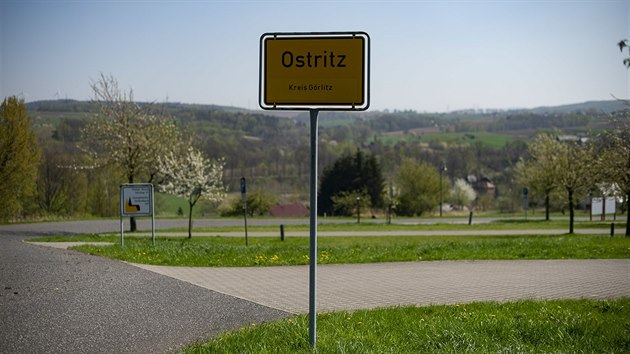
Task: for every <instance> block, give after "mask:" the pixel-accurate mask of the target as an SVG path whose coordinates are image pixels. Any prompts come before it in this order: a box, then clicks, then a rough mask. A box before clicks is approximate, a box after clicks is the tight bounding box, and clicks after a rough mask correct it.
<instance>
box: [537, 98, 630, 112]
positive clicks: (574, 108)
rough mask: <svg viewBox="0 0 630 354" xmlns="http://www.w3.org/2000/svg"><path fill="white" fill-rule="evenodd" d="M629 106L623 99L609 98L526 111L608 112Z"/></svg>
mask: <svg viewBox="0 0 630 354" xmlns="http://www.w3.org/2000/svg"><path fill="white" fill-rule="evenodd" d="M628 108H630V106H629V105H628V102H627V101H623V100H610V101H589V102H583V103H575V104H567V105H562V106H553V107H537V108H533V109H529V110H527V111H529V112H532V113H539V114H540V113H577V112H583V113H604V114H610V113H612V112H616V111H621V110H624V109H628Z"/></svg>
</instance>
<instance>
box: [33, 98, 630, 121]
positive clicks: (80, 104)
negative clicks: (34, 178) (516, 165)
mask: <svg viewBox="0 0 630 354" xmlns="http://www.w3.org/2000/svg"><path fill="white" fill-rule="evenodd" d="M140 104H141V105H146V104H148V103H143V102H141V103H140ZM154 105H155V106H156V107H160V108H165V109H166V110H167V111H180V110H189V111H223V112H234V113H249V114H263V115H267V116H276V117H283V118H296V117H297V118H299V119H300V120H305V121H308V113H305V112H304V111H264V110H259V109H255V110H251V109H245V108H239V107H232V106H221V105H214V104H192V103H179V102H166V103H155V104H154ZM26 106H27V108H28V110H29V111H31V112H92V113H95V112H96V106H95V104H94V103H93V102H91V101H77V100H72V99H60V100H44V101H33V102H28V103H27V104H26ZM624 109H630V105H628V103H627V102H626V101H624V100H607V101H588V102H582V103H574V104H567V105H561V106H544V107H536V108H531V109H516V110H506V111H502V112H504V113H505V112H521V113H523V112H528V113H534V114H545V113H553V114H573V113H592V114H610V113H612V112H616V111H621V110H624ZM462 112H464V111H462ZM462 112H453V113H451V114H459V113H462ZM465 112H468V111H465ZM488 112H492V113H494V114H496V113H497V112H501V111H496V110H489V111H488ZM373 113H379V111H375V110H370V111H368V112H355V113H351V112H322V116H326V117H330V118H333V117H334V118H333V119H340V118H342V117H343V118H344V119H345V118H348V117H353V118H358V117H361V116H363V117H364V116H370V115H371V114H373ZM380 113H388V114H393V115H400V114H403V115H405V114H408V113H410V112H409V111H393V112H380ZM414 113H415V112H414ZM470 113H474V114H480V112H476V111H474V110H472V111H470ZM419 114H420V113H419ZM442 115H447V116H448V115H449V114H442Z"/></svg>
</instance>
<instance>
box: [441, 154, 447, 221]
mask: <svg viewBox="0 0 630 354" xmlns="http://www.w3.org/2000/svg"><path fill="white" fill-rule="evenodd" d="M444 172H446V165H445V164H444V163H442V167H441V168H440V217H442V204H444V199H443V197H442V174H443V173H444Z"/></svg>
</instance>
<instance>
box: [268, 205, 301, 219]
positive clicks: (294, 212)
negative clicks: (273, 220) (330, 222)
mask: <svg viewBox="0 0 630 354" xmlns="http://www.w3.org/2000/svg"><path fill="white" fill-rule="evenodd" d="M309 215H310V211H309V210H308V208H306V207H305V206H304V204H301V203H292V204H277V205H275V206H273V207H272V208H271V216H276V217H302V216H309Z"/></svg>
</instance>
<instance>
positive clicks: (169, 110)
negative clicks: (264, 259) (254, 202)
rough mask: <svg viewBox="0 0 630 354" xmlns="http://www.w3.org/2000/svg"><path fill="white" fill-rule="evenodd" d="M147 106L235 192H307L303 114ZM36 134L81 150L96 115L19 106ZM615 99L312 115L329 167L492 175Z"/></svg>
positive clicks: (597, 116)
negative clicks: (372, 163)
mask: <svg viewBox="0 0 630 354" xmlns="http://www.w3.org/2000/svg"><path fill="white" fill-rule="evenodd" d="M140 104H141V105H145V106H146V105H151V109H152V110H153V111H154V112H155V113H157V114H164V115H167V116H171V117H173V118H174V119H175V120H176V121H177V122H178V124H179V125H180V126H181V127H182V128H183V129H184V130H185V131H187V132H189V133H190V134H192V135H193V136H194V137H195V143H196V145H197V146H198V147H199V148H200V149H202V150H203V151H204V152H205V153H206V154H207V155H208V156H210V157H225V160H226V168H225V171H226V179H227V181H226V182H227V184H228V185H230V186H232V189H233V190H234V189H235V188H236V186H237V183H238V179H239V178H240V176H248V177H250V178H251V179H252V183H254V187H255V186H256V184H257V185H258V186H259V187H261V188H262V187H264V188H269V189H271V190H274V191H275V192H277V193H278V194H295V193H296V192H297V193H305V192H306V190H305V186H307V185H308V159H309V135H308V134H309V133H308V112H285V111H261V110H256V111H252V110H246V109H241V108H236V107H225V106H216V105H197V104H183V103H156V104H148V103H140ZM27 108H28V110H29V113H30V114H31V117H32V118H33V124H34V126H35V130H36V132H37V135H38V138H39V140H40V141H41V142H42V143H43V144H42V145H43V146H45V147H46V148H48V147H51V146H56V147H55V148H56V149H59V146H64V148H63V150H64V151H66V152H68V153H71V154H78V153H80V152H79V151H78V150H77V149H76V144H77V142H78V141H79V139H80V134H81V133H80V132H81V128H82V127H83V126H84V124H85V122H86V121H87V120H88V119H90V118H91V117H93V116H94V115H95V114H96V113H97V106H96V104H95V103H93V102H89V101H75V100H53V101H37V102H30V103H28V104H27ZM624 108H625V106H624V103H623V102H621V101H614V100H611V101H598V102H586V103H582V104H575V105H567V106H560V107H545V108H536V109H528V110H507V111H497V110H494V111H492V110H484V111H479V110H476V111H473V110H471V111H458V112H451V113H418V112H415V111H367V112H321V113H320V149H319V157H320V160H319V161H320V166H321V170H323V169H325V168H326V167H328V166H331V165H332V164H333V163H334V161H335V160H336V159H338V158H339V157H340V156H342V155H344V154H352V153H354V152H356V150H357V149H363V150H365V151H366V152H368V153H372V154H374V155H375V156H376V157H377V159H378V160H379V161H380V163H381V164H382V166H383V168H384V171H386V177H388V178H389V177H390V176H389V175H391V174H393V173H395V171H396V169H397V167H398V166H399V165H400V163H401V162H402V160H403V159H405V158H414V159H422V160H424V161H427V162H429V163H430V164H433V165H435V166H440V165H442V164H446V165H447V166H448V175H449V176H450V177H452V178H454V177H462V176H467V175H469V174H475V175H478V176H482V175H483V176H489V177H491V178H493V179H495V180H498V181H499V182H500V181H502V180H504V181H506V182H507V181H509V178H510V177H509V176H506V175H505V170H506V168H509V166H511V165H512V164H513V163H514V162H515V161H516V160H518V159H519V158H521V157H523V156H524V154H526V149H525V143H526V142H527V141H528V140H529V139H530V138H531V137H533V136H534V135H535V134H536V133H537V132H540V131H551V132H555V133H557V134H572V135H586V134H588V132H589V131H597V130H598V129H603V128H606V127H607V124H608V122H609V121H610V119H611V117H613V116H615V115H618V114H616V113H615V112H618V111H620V110H623V109H624Z"/></svg>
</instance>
